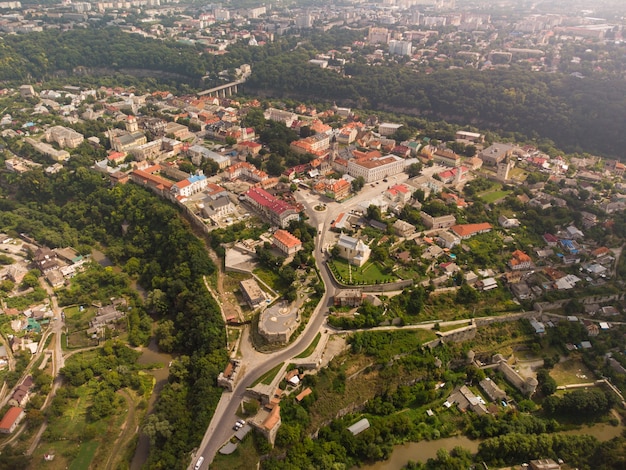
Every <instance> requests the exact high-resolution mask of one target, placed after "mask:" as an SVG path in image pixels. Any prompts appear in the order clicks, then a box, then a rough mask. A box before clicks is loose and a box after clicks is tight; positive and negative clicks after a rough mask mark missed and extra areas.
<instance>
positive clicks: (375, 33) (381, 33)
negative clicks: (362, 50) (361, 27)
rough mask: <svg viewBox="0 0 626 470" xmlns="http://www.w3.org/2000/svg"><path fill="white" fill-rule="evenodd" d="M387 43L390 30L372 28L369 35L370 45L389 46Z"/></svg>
mask: <svg viewBox="0 0 626 470" xmlns="http://www.w3.org/2000/svg"><path fill="white" fill-rule="evenodd" d="M387 41H389V30H388V29H387V28H376V27H371V28H370V30H369V33H368V35H367V42H368V43H369V44H387Z"/></svg>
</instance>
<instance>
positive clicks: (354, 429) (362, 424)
mask: <svg viewBox="0 0 626 470" xmlns="http://www.w3.org/2000/svg"><path fill="white" fill-rule="evenodd" d="M369 427H370V422H369V421H368V420H367V418H363V419H361V420H359V421H357V422H356V423H354V424H353V425H352V426H350V427H349V428H348V431H350V432H351V433H352V435H353V436H356V435H358V434H361V433H362V432H363V431H365V430H366V429H369Z"/></svg>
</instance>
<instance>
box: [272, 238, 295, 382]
mask: <svg viewBox="0 0 626 470" xmlns="http://www.w3.org/2000/svg"><path fill="white" fill-rule="evenodd" d="M274 239H276V240H278V241H279V242H280V243H282V244H283V245H285V246H286V247H288V248H293V247H295V246H298V245H301V244H302V242H301V241H300V240H299V239H298V238H297V237H294V236H293V235H292V234H291V233H289V232H288V231H287V230H282V229H281V230H276V231H275V232H274ZM297 372H298V371H297V369H296V373H297Z"/></svg>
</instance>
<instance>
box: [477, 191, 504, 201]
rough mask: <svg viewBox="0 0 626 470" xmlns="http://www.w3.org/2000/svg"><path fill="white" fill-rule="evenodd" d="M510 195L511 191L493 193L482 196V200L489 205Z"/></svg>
mask: <svg viewBox="0 0 626 470" xmlns="http://www.w3.org/2000/svg"><path fill="white" fill-rule="evenodd" d="M509 193H510V191H492V192H488V193H485V194H483V195H481V198H482V199H483V201H485V202H486V203H487V204H491V203H494V202H496V201H498V200H500V199H502V198H504V197H506V196H507V195H508V194H509Z"/></svg>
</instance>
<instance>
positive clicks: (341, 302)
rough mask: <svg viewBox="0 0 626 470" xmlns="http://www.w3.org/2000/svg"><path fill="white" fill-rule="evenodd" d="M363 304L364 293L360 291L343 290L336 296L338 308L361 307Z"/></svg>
mask: <svg viewBox="0 0 626 470" xmlns="http://www.w3.org/2000/svg"><path fill="white" fill-rule="evenodd" d="M362 302H363V292H361V291H360V290H359V289H343V290H340V291H339V292H337V295H335V306H336V307H359V306H360V305H361V303H362Z"/></svg>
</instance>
